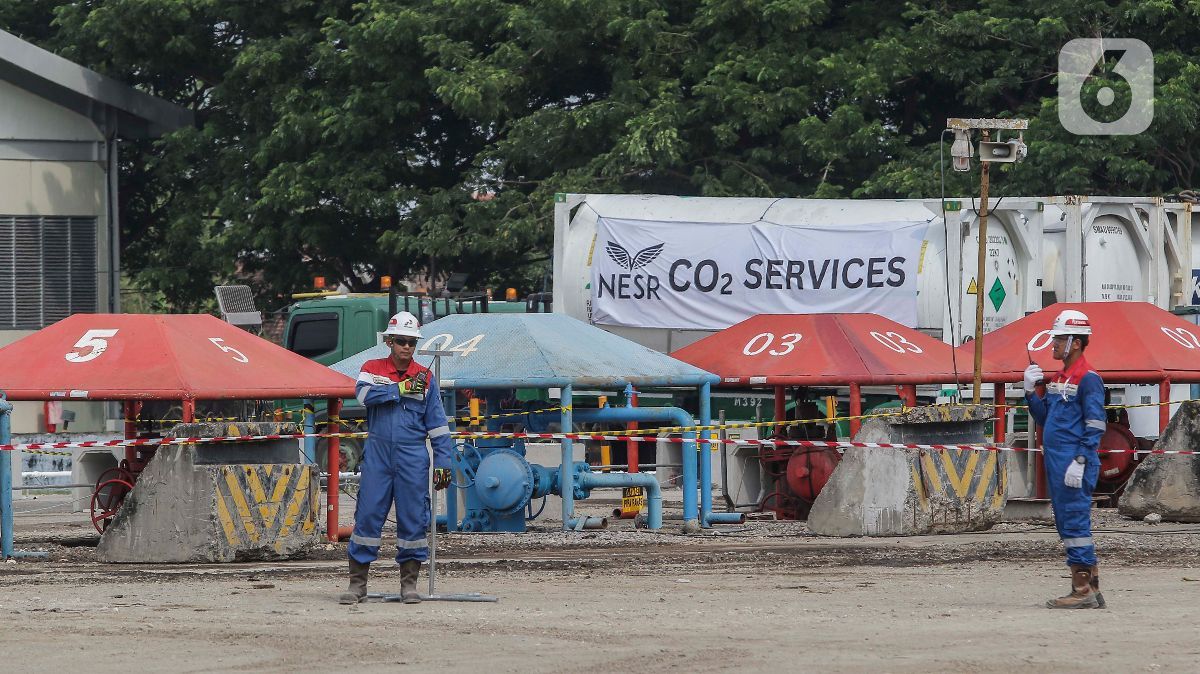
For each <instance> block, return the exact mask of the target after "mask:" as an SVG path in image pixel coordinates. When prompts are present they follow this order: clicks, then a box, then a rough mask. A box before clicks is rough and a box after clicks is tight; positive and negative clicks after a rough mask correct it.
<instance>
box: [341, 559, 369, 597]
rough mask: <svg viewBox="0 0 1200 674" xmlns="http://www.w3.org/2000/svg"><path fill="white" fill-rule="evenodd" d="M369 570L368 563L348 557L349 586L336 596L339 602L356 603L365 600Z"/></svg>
mask: <svg viewBox="0 0 1200 674" xmlns="http://www.w3.org/2000/svg"><path fill="white" fill-rule="evenodd" d="M370 570H371V565H370V564H363V563H361V562H359V561H358V560H356V559H353V558H351V559H350V588H349V589H348V590H346V591H345V592H343V593H342V596H341V597H338V603H339V604H357V603H358V602H360V601H366V600H367V574H368V573H369V572H370Z"/></svg>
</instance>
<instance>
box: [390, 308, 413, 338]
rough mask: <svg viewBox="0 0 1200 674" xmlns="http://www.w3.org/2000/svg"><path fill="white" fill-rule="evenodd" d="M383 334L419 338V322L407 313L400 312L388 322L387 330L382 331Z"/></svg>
mask: <svg viewBox="0 0 1200 674" xmlns="http://www.w3.org/2000/svg"><path fill="white" fill-rule="evenodd" d="M383 334H385V335H397V336H400V337H417V338H420V337H421V322H420V321H418V320H417V317H416V316H413V315H412V314H410V313H408V312H407V311H401V312H400V313H398V314H396V315H395V316H392V318H391V320H389V321H388V326H387V329H386V330H384V331H383Z"/></svg>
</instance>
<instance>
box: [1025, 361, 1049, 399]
mask: <svg viewBox="0 0 1200 674" xmlns="http://www.w3.org/2000/svg"><path fill="white" fill-rule="evenodd" d="M1045 378H1046V373H1044V372H1042V366H1041V365H1038V364H1037V363H1030V364H1029V367H1027V368H1025V392H1026V393H1033V390H1034V389H1035V388H1037V383H1038V382H1039V381H1041V380H1043V379H1045Z"/></svg>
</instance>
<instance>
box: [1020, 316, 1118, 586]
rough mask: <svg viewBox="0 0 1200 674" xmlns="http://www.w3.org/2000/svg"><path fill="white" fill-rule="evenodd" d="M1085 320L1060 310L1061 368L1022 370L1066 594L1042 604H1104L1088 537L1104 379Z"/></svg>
mask: <svg viewBox="0 0 1200 674" xmlns="http://www.w3.org/2000/svg"><path fill="white" fill-rule="evenodd" d="M1091 335H1092V324H1091V321H1089V320H1088V317H1087V315H1085V314H1084V313H1083V312H1081V311H1076V310H1074V309H1067V310H1065V311H1063V312H1061V313H1060V314H1059V315H1058V317H1057V318H1055V319H1054V326H1053V327H1052V328H1051V329H1050V336H1051V337H1052V340H1051V348H1052V349H1053V355H1054V359H1055V360H1061V361H1062V362H1063V367H1062V369H1061V370H1059V371H1058V372H1056V373H1054V375H1053V376H1052V377H1051V378H1050V380H1049V381H1047V382H1045V388H1044V391H1043V392H1039V390H1038V389H1039V388H1041V384H1042V383H1043V381H1044V380H1045V375H1044V373H1043V372H1042V368H1041V367H1039V366H1037V365H1034V364H1030V366H1029V367H1028V368H1026V369H1025V399H1026V400H1027V401H1028V402H1029V412H1030V413H1031V414H1032V415H1033V418H1034V420H1035V421H1037V423H1038V424H1039V425H1041V426H1042V427H1043V428H1044V429H1045V432H1044V433H1043V436H1042V438H1043V441H1042V446H1043V453H1042V457H1043V461H1044V463H1045V466H1046V480H1047V483H1048V485H1049V487H1050V503H1051V505H1052V506H1053V507H1054V526H1055V528H1057V529H1058V536H1059V538H1061V539H1062V542H1063V547H1065V548H1066V552H1067V565H1068V566H1069V567H1070V568H1071V592H1070V593H1069V594H1067V595H1066V596H1063V597H1059V598H1057V599H1051V600H1050V601H1048V602H1046V606H1047V607H1048V608H1104V595H1102V594H1100V573H1099V568H1098V567H1097V566H1096V547H1095V545H1093V543H1092V513H1091V509H1092V491H1093V490H1094V489H1095V488H1096V480H1097V479H1098V478H1099V476H1100V456H1099V454H1098V453H1097V451H1096V449H1097V448H1098V447H1099V446H1100V437H1101V436H1103V435H1104V430H1105V428H1106V422H1107V419H1106V416H1105V413H1104V382H1103V381H1102V380H1101V379H1100V375H1099V374H1096V372H1095V370H1093V369H1092V366H1091V365H1089V364H1088V362H1087V359H1086V358H1084V357H1083V352H1084V350H1085V349H1087V345H1088V340H1090V339H1091Z"/></svg>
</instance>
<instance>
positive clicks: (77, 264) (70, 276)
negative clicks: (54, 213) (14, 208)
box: [0, 215, 99, 330]
mask: <svg viewBox="0 0 1200 674" xmlns="http://www.w3.org/2000/svg"><path fill="white" fill-rule="evenodd" d="M96 255H97V252H96V218H75V217H43V216H36V215H32V216H25V215H15V216H14V215H0V329H3V328H15V329H23V330H37V329H40V328H44V327H46V326H47V325H50V324H51V323H54V322H55V321H59V320H62V319H64V318H66V317H67V316H70V315H71V314H74V313H95V312H96V311H97V310H98V309H99V278H98V275H97V270H96Z"/></svg>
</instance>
